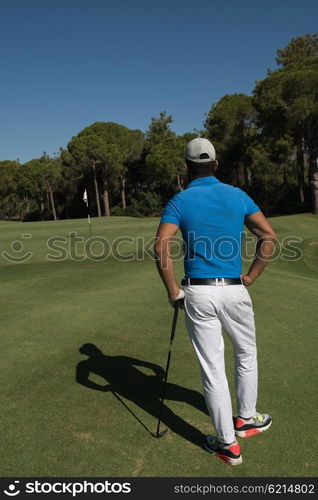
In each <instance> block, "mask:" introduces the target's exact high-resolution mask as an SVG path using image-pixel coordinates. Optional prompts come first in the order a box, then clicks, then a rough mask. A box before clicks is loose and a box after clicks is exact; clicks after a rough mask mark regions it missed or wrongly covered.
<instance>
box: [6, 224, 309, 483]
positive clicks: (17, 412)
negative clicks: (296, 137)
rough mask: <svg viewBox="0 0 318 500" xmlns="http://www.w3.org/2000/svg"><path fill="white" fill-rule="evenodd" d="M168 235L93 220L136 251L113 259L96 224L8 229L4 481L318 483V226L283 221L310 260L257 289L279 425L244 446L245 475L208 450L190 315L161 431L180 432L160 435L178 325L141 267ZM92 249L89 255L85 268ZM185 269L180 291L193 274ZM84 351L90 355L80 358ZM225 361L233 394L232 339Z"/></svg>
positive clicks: (264, 358) (121, 246)
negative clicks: (157, 240)
mask: <svg viewBox="0 0 318 500" xmlns="http://www.w3.org/2000/svg"><path fill="white" fill-rule="evenodd" d="M157 224H158V219H155V218H149V219H132V218H125V217H112V218H109V219H106V218H103V219H93V220H92V226H93V233H94V235H96V236H97V235H99V236H100V237H104V238H106V239H107V241H109V242H113V241H114V240H116V239H117V238H118V237H123V236H124V237H126V238H128V237H129V238H131V239H130V240H128V239H126V240H120V241H118V240H117V243H116V249H117V252H119V253H120V254H121V255H122V258H121V259H120V258H118V255H117V257H107V258H104V257H106V254H107V250H108V247H107V245H106V246H105V247H103V244H105V241H104V242H103V241H102V240H99V242H96V243H94V245H89V244H88V243H87V238H88V236H89V234H88V229H87V221H86V220H84V219H81V220H68V221H59V222H37V223H18V222H1V223H0V230H1V240H0V241H1V248H0V253H1V257H0V270H1V292H0V293H1V302H0V304H1V312H0V314H1V343H2V348H1V354H0V356H1V375H0V377H1V413H2V415H1V422H2V432H1V442H2V445H1V465H0V475H1V476H66V477H67V476H69V477H74V476H106V477H107V476H210V477H213V476H223V477H235V476H242V477H253V476H256V477H258V476H284V477H287V476H302V477H305V476H309V477H310V476H316V475H317V468H315V465H314V464H315V458H314V457H315V455H314V442H315V436H316V428H315V425H316V419H315V418H314V415H315V411H316V387H315V384H314V380H315V374H316V355H315V353H316V352H317V304H318V266H317V264H318V217H317V216H314V215H310V214H301V215H295V216H287V217H277V218H273V219H272V224H273V226H274V228H275V230H276V231H277V233H278V236H279V238H280V239H283V238H286V237H287V236H294V237H297V238H299V239H301V241H300V243H297V244H296V243H291V244H290V245H293V246H295V247H298V248H300V249H301V251H302V256H301V258H299V259H298V260H297V261H293V260H290V259H289V258H290V256H291V254H292V252H293V251H294V250H293V249H291V247H289V250H288V249H287V250H285V254H284V259H282V258H281V257H277V258H276V259H275V260H274V261H273V262H272V263H271V264H270V266H269V267H268V268H267V270H266V271H265V273H264V275H263V276H262V277H261V278H260V279H259V281H257V282H256V283H255V284H254V285H253V287H251V289H250V293H251V296H252V299H253V302H254V307H255V315H256V323H257V336H258V356H259V372H260V379H259V403H258V410H259V411H267V412H269V413H271V414H272V415H273V425H272V427H271V429H270V430H269V431H268V432H265V433H264V434H261V435H258V436H255V437H253V438H250V439H247V440H241V449H242V455H243V464H242V465H240V466H239V467H237V468H231V467H229V466H227V465H226V464H225V463H223V462H221V461H219V460H217V459H215V458H214V457H212V456H210V455H209V454H208V453H206V452H205V451H204V449H203V448H202V447H201V441H202V438H203V435H204V434H205V433H207V432H213V428H212V427H211V424H210V420H209V417H208V416H207V415H206V413H205V411H204V404H203V398H202V396H201V383H200V376H199V369H198V365H197V361H196V358H195V356H194V353H193V351H192V347H191V345H190V342H189V340H188V338H187V334H186V332H185V328H184V325H183V313H181V314H180V316H181V317H180V320H179V324H178V327H177V333H176V340H175V344H174V347H173V353H172V360H171V367H170V373H169V381H170V385H169V387H168V393H167V401H166V409H165V413H164V420H165V422H164V424H163V427H162V428H164V427H165V426H168V427H169V428H170V431H169V432H168V433H167V434H166V435H165V437H163V438H162V439H154V437H153V436H152V435H151V433H152V432H155V430H156V424H157V420H156V415H157V412H158V408H159V402H158V398H159V392H160V388H161V383H160V377H161V376H162V373H163V371H162V369H164V368H165V363H166V357H167V352H168V343H169V336H170V327H171V321H172V309H170V307H169V306H168V305H167V300H166V295H165V292H164V289H163V286H162V284H161V282H160V280H159V278H158V276H157V272H156V269H155V265H154V262H153V261H152V259H151V258H150V256H149V255H148V254H147V253H146V255H145V258H143V256H142V241H141V239H140V238H141V237H144V238H145V239H146V241H148V240H150V239H151V238H152V236H153V235H154V233H155V230H156V226H157ZM70 232H76V234H73V235H72V236H71V237H70ZM28 234H29V235H31V237H30V238H28V237H25V235H28ZM22 235H24V237H23V238H22ZM53 236H57V237H59V238H60V240H59V241H58V243H56V242H55V245H56V244H58V245H59V247H60V252H61V254H62V258H63V259H64V260H56V257H57V254H58V251H57V249H56V247H55V250H52V241H51V243H49V244H50V246H51V249H49V248H48V247H47V241H48V239H49V238H51V237H53ZM78 237H83V238H84V242H80V241H79V242H78V241H77V239H76V238H78ZM137 237H139V240H138V241H136V238H137ZM63 238H64V239H63ZM13 241H17V243H15V244H14V245H13V248H11V244H12V242H13ZM21 241H22V242H23V245H24V246H23V249H21V243H19V242H21ZM85 241H86V247H85V249H86V251H88V252H89V251H90V252H91V255H90V259H88V258H84V259H82V260H81V255H82V252H83V247H84V244H85ZM285 243H286V242H285ZM75 246H77V247H78V248H75ZM148 246H150V243H149V245H148ZM61 249H62V250H61ZM75 250H76V252H75ZM102 251H105V253H104V254H102ZM148 251H149V248H147V252H148ZM297 251H298V250H297ZM297 251H295V253H296V254H297ZM3 252H7V253H6V254H5V255H4V254H3ZM27 252H32V255H31V254H29V259H28V260H25V261H24V262H23V261H22V262H12V259H13V258H14V259H17V258H18V259H19V258H20V257H23V256H24V259H26V258H27V256H28V254H27ZM70 253H71V256H70ZM48 254H50V256H51V260H47V256H48ZM94 255H95V257H94ZM10 256H11V257H10ZM98 256H100V257H101V258H100V260H98ZM103 258H104V259H103ZM245 265H246V266H247V263H246V264H245ZM176 269H177V275H178V277H179V278H180V279H181V278H182V262H181V261H178V262H177V264H176ZM83 344H91V345H90V346H86V347H85V348H84V349H82V352H79V349H80V348H81V346H83ZM85 353H86V354H85ZM226 361H227V371H228V377H229V383H230V385H231V388H232V389H233V376H232V367H233V361H232V348H231V345H230V343H229V341H228V340H227V339H226ZM89 373H90V375H89ZM109 383H110V384H111V385H110V386H109ZM107 386H108V387H107ZM97 389H100V390H97ZM232 392H233V391H232ZM233 394H234V392H233ZM233 401H234V400H233Z"/></svg>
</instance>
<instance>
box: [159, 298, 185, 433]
mask: <svg viewBox="0 0 318 500" xmlns="http://www.w3.org/2000/svg"><path fill="white" fill-rule="evenodd" d="M179 308H180V304H179V302H178V301H177V302H176V303H175V308H174V314H173V321H172V328H171V335H170V345H169V352H168V359H167V366H166V374H165V379H164V383H163V391H162V397H161V404H160V411H159V418H158V426H157V436H158V435H159V430H160V423H161V416H162V409H163V402H164V399H165V397H166V389H167V380H168V371H169V366H170V358H171V350H172V344H173V340H174V336H175V332H176V327H177V321H178V313H179Z"/></svg>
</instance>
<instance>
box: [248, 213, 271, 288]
mask: <svg viewBox="0 0 318 500" xmlns="http://www.w3.org/2000/svg"><path fill="white" fill-rule="evenodd" d="M245 225H246V227H247V228H248V229H249V230H250V231H251V233H253V234H254V235H255V236H257V245H256V250H255V258H254V261H253V263H252V265H251V267H250V269H249V271H248V273H247V274H243V275H242V276H241V278H242V281H243V283H244V285H246V286H249V285H252V283H254V281H255V280H256V279H257V278H258V277H259V275H260V274H261V273H262V272H263V270H264V269H265V267H266V266H267V264H268V261H269V260H270V258H271V257H272V256H273V253H274V248H275V241H276V233H275V232H274V230H273V228H272V226H271V225H270V223H269V222H268V220H267V219H266V218H265V217H264V215H263V214H262V212H256V213H255V214H252V215H248V216H247V217H245Z"/></svg>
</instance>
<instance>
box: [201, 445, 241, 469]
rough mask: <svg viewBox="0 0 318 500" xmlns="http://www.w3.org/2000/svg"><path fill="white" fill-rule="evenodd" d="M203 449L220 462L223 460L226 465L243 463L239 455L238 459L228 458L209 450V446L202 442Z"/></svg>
mask: <svg viewBox="0 0 318 500" xmlns="http://www.w3.org/2000/svg"><path fill="white" fill-rule="evenodd" d="M203 444H204V448H205V449H206V450H207V451H208V452H209V453H211V454H212V455H214V456H215V457H217V458H219V459H220V460H223V462H226V463H227V464H228V465H240V464H241V463H242V462H243V458H242V455H240V456H239V457H238V458H232V457H228V456H227V455H223V454H222V453H220V452H219V451H214V450H211V448H210V447H209V445H208V444H207V443H206V441H204V443H203Z"/></svg>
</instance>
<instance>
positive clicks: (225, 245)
mask: <svg viewBox="0 0 318 500" xmlns="http://www.w3.org/2000/svg"><path fill="white" fill-rule="evenodd" d="M258 211H259V207H258V206H257V205H256V204H255V203H254V202H253V200H252V199H251V198H250V197H249V196H248V195H247V194H246V193H244V192H243V191H242V190H241V189H238V188H235V187H233V186H230V185H228V184H223V183H222V182H220V181H219V180H218V179H217V178H216V177H214V176H209V177H201V178H198V179H195V180H194V181H192V182H191V183H190V185H189V187H188V188H187V189H186V190H185V191H183V192H181V193H178V194H177V195H176V196H174V197H173V198H172V200H170V202H169V203H168V204H167V206H166V208H165V210H164V213H163V216H162V219H161V222H169V223H172V224H176V225H178V226H179V227H180V229H181V232H182V236H183V239H184V242H185V250H186V252H185V263H184V264H185V274H186V276H187V277H190V278H219V277H228V278H233V277H238V276H240V274H241V260H242V259H241V235H242V231H243V227H244V220H245V217H246V216H249V215H251V214H253V213H256V212H258Z"/></svg>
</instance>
